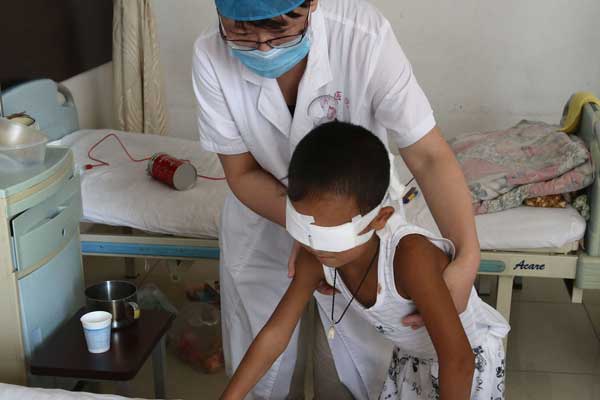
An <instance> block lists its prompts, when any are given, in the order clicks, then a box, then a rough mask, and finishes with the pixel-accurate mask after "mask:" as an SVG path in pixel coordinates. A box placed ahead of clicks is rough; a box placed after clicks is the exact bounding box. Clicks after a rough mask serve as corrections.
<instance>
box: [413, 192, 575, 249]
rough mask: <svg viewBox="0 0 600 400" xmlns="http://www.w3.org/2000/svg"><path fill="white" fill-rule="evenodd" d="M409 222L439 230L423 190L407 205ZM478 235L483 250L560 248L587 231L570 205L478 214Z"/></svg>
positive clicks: (431, 229)
mask: <svg viewBox="0 0 600 400" xmlns="http://www.w3.org/2000/svg"><path fill="white" fill-rule="evenodd" d="M405 210H406V215H407V218H408V219H409V221H410V222H412V223H414V224H415V225H419V226H423V227H425V228H427V229H429V230H430V231H432V232H434V233H438V234H439V229H438V227H437V225H436V223H435V221H434V219H433V216H432V215H431V212H430V211H429V208H428V207H427V204H426V203H425V199H424V198H423V196H422V195H421V194H420V195H419V196H418V197H417V198H416V199H415V200H413V201H412V202H411V203H409V204H407V205H406V209H405ZM475 223H476V225H477V236H478V237H479V243H480V246H481V249H482V250H522V249H561V248H563V247H565V246H567V245H570V244H573V243H576V242H578V241H579V240H581V239H583V237H584V235H585V228H586V222H585V220H584V219H583V217H582V216H581V215H580V214H579V212H577V210H575V209H574V208H573V207H571V206H567V208H537V207H525V206H523V207H517V208H511V209H510V210H504V211H500V212H497V213H493V214H483V215H477V216H476V217H475Z"/></svg>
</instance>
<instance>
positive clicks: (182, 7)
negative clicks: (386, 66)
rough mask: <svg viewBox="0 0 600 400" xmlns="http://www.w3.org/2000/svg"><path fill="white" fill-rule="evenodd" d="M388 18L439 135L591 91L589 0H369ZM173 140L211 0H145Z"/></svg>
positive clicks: (599, 89)
mask: <svg viewBox="0 0 600 400" xmlns="http://www.w3.org/2000/svg"><path fill="white" fill-rule="evenodd" d="M373 3H374V4H376V5H377V6H378V7H379V8H380V9H381V10H382V11H383V12H384V14H385V15H386V16H387V18H388V19H389V20H390V21H391V22H392V24H393V26H394V29H395V31H396V34H397V36H398V39H399V41H400V43H401V44H402V46H403V48H404V50H405V51H406V53H407V54H408V56H409V58H410V60H411V62H412V63H413V67H414V70H415V72H416V74H417V78H418V79H419V81H420V82H421V85H422V86H423V88H424V90H425V92H426V93H427V94H428V96H429V99H430V101H431V103H432V105H433V107H434V109H435V111H436V116H437V119H438V122H439V124H440V126H441V127H442V130H443V131H444V133H445V134H446V136H449V137H450V136H454V135H457V134H460V133H463V132H469V131H474V130H481V129H495V128H503V127H507V126H510V125H511V124H514V123H515V122H518V121H519V120H520V119H522V118H529V119H537V120H544V121H548V122H558V120H559V119H560V113H561V111H562V107H563V105H564V103H565V102H566V100H567V99H568V97H569V95H570V94H571V93H573V92H574V91H578V90H592V91H595V92H596V93H599V94H600V52H599V51H598V43H600V29H598V28H597V26H598V16H599V15H600V1H598V0H578V1H568V0H552V1H547V0H527V1H523V0H504V1H501V2H498V1H481V0H462V1H460V2H456V1H453V0H420V1H407V0H406V1H401V2H399V1H398V0H373ZM153 5H154V12H155V14H156V17H157V20H158V30H159V40H160V45H161V52H162V53H161V58H162V60H163V67H164V72H165V76H166V77H168V78H167V96H168V109H169V117H170V121H169V122H170V127H171V134H172V135H173V136H179V137H186V138H192V139H196V138H197V133H196V128H195V118H194V107H195V102H194V96H193V92H192V86H191V67H190V62H191V61H190V60H191V54H192V53H191V52H192V46H193V42H194V38H195V37H196V36H197V35H198V34H199V32H201V31H202V29H203V28H204V27H205V26H207V24H210V23H214V21H215V19H216V13H215V6H214V2H213V1H212V0H178V1H177V6H175V5H174V3H173V2H170V1H164V0H162V1H161V0H154V3H153Z"/></svg>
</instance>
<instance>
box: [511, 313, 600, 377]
mask: <svg viewBox="0 0 600 400" xmlns="http://www.w3.org/2000/svg"><path fill="white" fill-rule="evenodd" d="M511 325H512V331H511V333H510V336H509V343H508V369H510V370H513V371H515V370H516V371H536V372H568V373H580V374H600V342H599V341H598V337H597V336H596V334H595V332H594V328H593V326H592V323H591V322H590V319H589V317H588V315H587V313H586V310H585V308H584V306H583V305H582V304H548V303H516V304H515V306H514V307H513V308H512V315H511Z"/></svg>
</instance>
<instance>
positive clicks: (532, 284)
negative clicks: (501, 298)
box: [513, 277, 571, 303]
mask: <svg viewBox="0 0 600 400" xmlns="http://www.w3.org/2000/svg"><path fill="white" fill-rule="evenodd" d="M513 301H515V302H522V301H526V302H536V303H537V302H540V303H570V302H571V299H570V297H569V292H568V291H567V288H566V286H565V282H564V281H563V280H562V279H549V278H528V277H527V278H523V287H522V288H521V289H517V290H514V291H513Z"/></svg>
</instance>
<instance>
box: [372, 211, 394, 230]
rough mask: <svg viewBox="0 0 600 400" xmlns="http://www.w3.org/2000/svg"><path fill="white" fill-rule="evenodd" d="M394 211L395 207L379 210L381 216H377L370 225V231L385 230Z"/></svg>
mask: <svg viewBox="0 0 600 400" xmlns="http://www.w3.org/2000/svg"><path fill="white" fill-rule="evenodd" d="M394 211H395V210H394V207H390V206H388V207H383V208H382V209H381V210H379V214H377V216H376V217H375V219H374V220H373V221H372V222H371V223H370V224H369V229H368V230H371V229H374V230H376V231H379V230H381V229H383V228H384V227H385V224H387V222H388V220H389V219H390V218H391V216H392V215H393V214H394Z"/></svg>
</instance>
